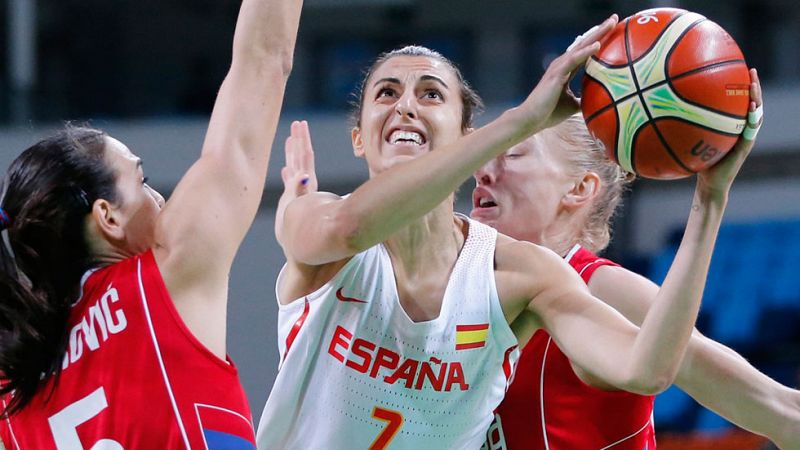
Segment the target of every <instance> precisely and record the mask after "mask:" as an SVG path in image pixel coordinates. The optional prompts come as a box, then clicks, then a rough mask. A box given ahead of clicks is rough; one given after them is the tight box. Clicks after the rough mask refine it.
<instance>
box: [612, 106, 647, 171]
mask: <svg viewBox="0 0 800 450" xmlns="http://www.w3.org/2000/svg"><path fill="white" fill-rule="evenodd" d="M617 113H619V123H620V124H623V125H624V127H620V130H619V132H620V136H619V139H617V152H616V153H617V163H618V164H619V165H620V166H622V168H623V169H625V170H627V171H628V172H633V171H634V170H633V154H632V149H633V138H634V137H635V136H636V132H637V131H638V130H639V128H641V126H642V125H644V123H645V122H647V115H646V114H645V113H644V108H642V103H641V102H640V101H639V99H638V98H632V99H630V100H628V101H625V102H622V103H620V104H619V105H617Z"/></svg>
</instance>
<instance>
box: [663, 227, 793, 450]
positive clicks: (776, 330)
mask: <svg viewBox="0 0 800 450" xmlns="http://www.w3.org/2000/svg"><path fill="white" fill-rule="evenodd" d="M679 239H680V232H676V233H675V234H674V238H673V239H672V241H671V242H669V243H668V244H667V245H666V246H665V247H663V248H662V249H661V250H660V251H659V252H658V253H657V254H656V255H655V256H654V257H653V259H652V264H651V268H650V275H651V276H650V278H651V279H652V280H653V281H656V282H661V281H662V280H663V279H664V277H665V275H666V273H667V270H668V269H669V266H670V264H671V263H672V260H673V258H674V256H675V252H676V250H677V245H678V241H679ZM798 254H800V220H796V219H795V220H759V221H754V222H740V223H726V224H725V225H724V226H723V227H722V229H721V230H720V233H719V238H718V240H717V244H716V249H715V251H714V256H713V259H712V263H711V268H710V272H709V276H708V282H707V285H706V290H705V294H704V296H703V305H702V308H701V311H700V318H699V320H698V324H697V328H698V330H700V332H701V333H703V334H704V335H706V336H708V337H710V338H712V339H714V340H716V341H718V342H721V343H723V344H725V345H727V346H729V347H731V348H733V349H734V350H736V351H737V352H738V353H739V354H741V355H742V356H744V357H745V358H746V359H747V360H749V361H750V363H751V364H753V365H754V366H756V367H758V368H759V369H760V370H761V371H763V372H764V373H766V374H767V375H769V376H770V377H772V378H773V379H775V380H777V381H778V382H780V383H782V384H785V385H788V386H797V385H798V383H800V369H799V367H800V327H798V323H800V277H799V276H798V269H800V267H798V265H797V260H796V258H797V255H798ZM655 422H656V425H657V427H658V428H659V429H660V430H669V431H684V432H685V431H690V430H698V431H701V432H704V433H706V434H711V435H724V434H725V433H727V432H728V431H730V430H731V428H732V425H731V424H730V423H728V422H727V421H725V420H724V419H722V418H721V417H719V416H717V415H716V414H714V413H712V412H710V411H708V410H706V409H704V408H703V407H701V406H700V405H699V404H697V403H696V402H695V401H694V400H692V399H691V398H690V397H688V396H687V395H686V394H684V393H683V392H682V391H681V390H679V389H678V388H677V387H675V386H673V387H672V388H670V389H669V390H668V391H666V392H665V393H663V394H661V395H659V396H658V398H657V399H656V411H655ZM724 448H728V447H724Z"/></svg>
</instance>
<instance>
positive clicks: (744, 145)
mask: <svg viewBox="0 0 800 450" xmlns="http://www.w3.org/2000/svg"><path fill="white" fill-rule="evenodd" d="M763 105H764V99H763V98H762V92H761V82H760V81H759V79H758V72H757V71H756V69H750V107H749V108H748V111H749V114H748V116H747V124H746V126H745V131H744V132H743V133H742V135H741V136H740V137H739V140H738V141H737V142H736V145H735V146H734V147H733V149H732V150H731V151H730V152H728V154H727V155H725V157H724V158H722V159H721V160H720V161H719V162H718V163H716V164H714V165H713V166H711V167H710V168H708V169H706V170H704V171H702V172H700V173H698V174H697V176H698V180H699V182H700V183H701V184H702V186H703V187H705V188H706V189H707V190H709V191H710V192H712V193H720V194H723V195H726V194H727V193H728V191H729V190H730V187H731V184H733V180H734V179H735V178H736V175H737V174H738V173H739V170H740V169H741V168H742V164H744V160H745V159H747V156H748V155H749V154H750V151H751V150H752V149H753V145H754V144H755V135H756V132H757V131H758V128H759V127H761V124H762V123H763V121H764V117H763V112H762V111H763Z"/></svg>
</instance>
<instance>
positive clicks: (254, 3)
mask: <svg viewBox="0 0 800 450" xmlns="http://www.w3.org/2000/svg"><path fill="white" fill-rule="evenodd" d="M301 5H302V0H245V1H244V2H243V3H242V6H241V10H240V13H239V19H238V22H237V25H236V32H235V34H234V39H233V54H232V62H231V67H230V69H229V71H228V74H227V76H226V77H225V81H224V82H223V83H222V87H221V88H220V91H219V93H218V95H217V100H216V103H215V104H214V110H213V113H212V115H211V121H210V123H209V127H208V132H207V134H206V138H205V141H204V143H203V150H202V154H201V156H200V159H199V160H198V161H197V162H196V163H195V164H194V165H193V166H192V167H191V168H190V169H189V171H188V172H187V173H186V175H184V177H183V178H182V179H181V181H180V182H179V183H178V185H177V187H176V189H175V192H174V193H173V195H172V197H171V198H170V200H169V201H168V202H167V205H166V207H165V208H164V210H163V211H162V213H161V214H160V215H159V218H158V222H157V224H156V245H155V248H154V251H155V255H156V259H157V261H158V263H159V266H160V268H161V271H162V274H163V276H164V280H165V282H166V284H167V288H168V289H169V291H170V294H171V296H172V298H173V301H174V302H175V304H176V306H177V308H178V310H179V312H180V313H181V316H182V318H183V319H184V321H185V322H186V323H187V325H188V326H189V328H190V329H191V330H192V331H193V332H194V333H195V334H196V335H197V337H198V338H199V339H200V340H201V341H202V342H204V343H205V344H206V345H208V346H209V347H210V348H211V349H212V351H214V352H215V353H217V354H218V355H222V354H224V342H225V340H224V335H225V309H226V305H227V277H228V272H229V270H230V267H231V264H232V261H233V258H234V255H235V253H236V251H237V249H238V248H239V245H240V244H241V241H242V239H243V238H244V235H245V233H246V232H247V230H248V228H249V227H250V225H251V223H252V221H253V219H254V217H255V214H256V211H257V209H258V205H259V203H260V201H261V194H262V191H263V188H264V182H265V177H266V173H267V163H268V160H269V155H270V150H271V147H272V140H273V138H274V135H275V128H276V126H277V121H278V116H279V114H280V107H281V103H282V102H283V94H284V88H285V83H286V79H287V77H288V74H289V71H290V70H291V66H292V54H293V52H294V44H295V38H296V34H297V27H298V23H299V16H300V8H301Z"/></svg>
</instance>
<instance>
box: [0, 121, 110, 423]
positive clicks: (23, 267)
mask: <svg viewBox="0 0 800 450" xmlns="http://www.w3.org/2000/svg"><path fill="white" fill-rule="evenodd" d="M105 137H106V135H105V133H103V132H102V131H99V130H95V129H91V128H82V127H73V126H69V125H68V126H67V127H66V128H65V129H64V130H63V131H61V132H59V133H58V134H56V135H55V136H53V137H50V138H48V139H45V140H43V141H40V142H38V143H37V144H35V145H33V146H32V147H30V148H28V149H27V150H25V151H24V152H23V153H22V154H21V155H20V156H19V157H17V159H15V160H14V162H13V163H12V164H11V166H10V167H9V169H8V173H7V175H6V180H5V186H6V191H5V194H4V195H3V198H2V200H1V201H0V210H2V211H3V213H4V214H5V216H6V218H7V219H8V220H7V222H6V223H7V224H8V226H7V227H6V228H5V229H4V230H3V231H2V236H3V242H2V243H0V244H2V245H0V376H2V386H1V387H0V395H5V394H8V393H12V395H11V400H10V402H9V403H8V405H7V406H6V409H5V411H3V415H4V416H8V415H10V414H13V413H15V412H17V411H19V410H20V409H22V408H24V407H25V406H26V405H27V404H28V403H30V401H31V400H32V398H33V396H34V394H36V393H37V392H38V390H39V389H40V387H41V385H42V384H43V383H44V381H45V380H46V379H48V378H49V377H51V376H56V377H57V376H58V374H59V373H60V370H61V365H62V360H63V356H64V353H65V350H66V346H67V338H68V330H67V319H68V317H69V311H70V306H71V305H72V303H73V302H74V301H76V300H78V298H77V296H78V292H79V285H80V278H81V276H82V274H83V273H84V272H85V271H86V270H88V269H89V268H91V267H92V265H93V261H92V258H91V255H90V252H89V246H88V242H87V240H86V237H85V235H84V233H85V230H84V223H85V219H86V217H87V215H88V214H89V213H90V211H91V204H92V203H93V202H94V200H96V199H98V198H105V199H107V200H109V201H112V202H114V201H116V199H117V195H116V188H115V181H116V175H115V172H114V170H113V169H112V168H111V167H110V166H109V165H108V164H107V163H106V161H105Z"/></svg>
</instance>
